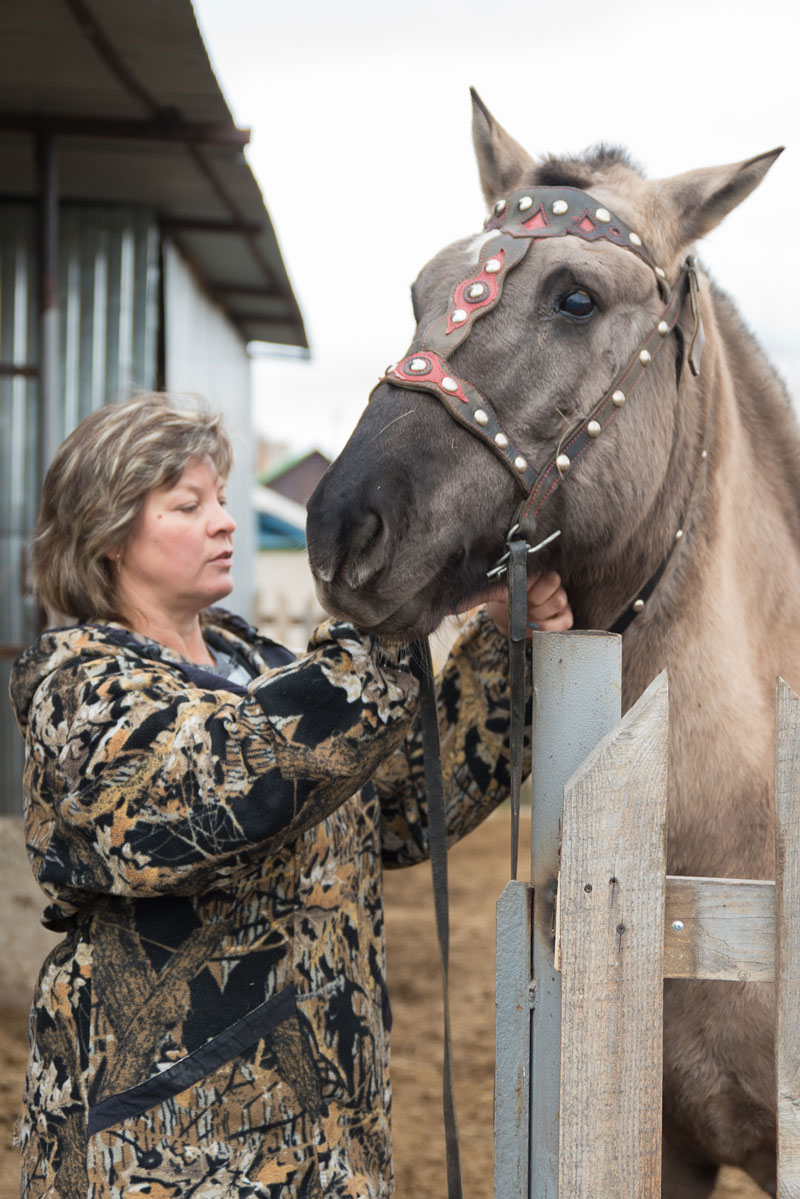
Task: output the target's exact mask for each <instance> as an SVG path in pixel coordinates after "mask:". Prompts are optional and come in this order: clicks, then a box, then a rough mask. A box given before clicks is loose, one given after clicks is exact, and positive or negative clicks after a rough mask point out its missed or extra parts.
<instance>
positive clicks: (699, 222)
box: [654, 146, 783, 253]
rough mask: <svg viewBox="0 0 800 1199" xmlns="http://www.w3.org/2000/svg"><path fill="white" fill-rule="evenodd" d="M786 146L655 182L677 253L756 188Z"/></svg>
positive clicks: (710, 228)
mask: <svg viewBox="0 0 800 1199" xmlns="http://www.w3.org/2000/svg"><path fill="white" fill-rule="evenodd" d="M782 153H783V146H779V147H778V149H777V150H769V151H768V152H767V153H766V154H759V155H757V156H756V157H755V158H747V159H745V161H744V162H734V163H731V164H730V165H728V166H721V167H706V168H704V169H702V170H698V171H687V173H686V174H685V175H675V176H673V178H671V179H661V180H659V181H658V182H657V183H655V185H654V186H655V187H656V188H657V191H658V196H659V201H660V203H661V204H662V205H664V206H665V208H666V213H665V216H666V227H667V229H669V233H670V240H671V241H672V245H671V247H670V249H671V250H672V251H673V252H674V253H680V252H681V251H683V250H685V249H686V247H687V246H689V245H691V243H692V242H693V241H696V240H697V239H698V238H699V237H704V236H705V234H706V233H710V232H711V230H712V229H714V228H715V227H716V226H717V225H718V224H719V223H720V221H722V220H723V219H724V218H725V217H726V216H727V215H728V213H729V212H731V211H732V210H733V209H734V208H735V207H736V206H737V204H741V202H742V200H744V199H745V198H746V197H747V196H749V195H750V192H751V191H755V189H756V188H757V187H758V185H759V183H760V182H761V180H762V179H763V178H764V176H765V175H766V173H767V171H768V170H769V168H770V167H771V166H772V164H773V163H774V162H775V160H776V159H777V158H778V156H779V155H780V154H782Z"/></svg>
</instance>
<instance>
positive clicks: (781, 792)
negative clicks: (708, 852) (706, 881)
mask: <svg viewBox="0 0 800 1199" xmlns="http://www.w3.org/2000/svg"><path fill="white" fill-rule="evenodd" d="M775 725H776V728H775V844H776V863H775V923H776V953H775V974H776V981H775V1001H776V1009H777V1025H776V1029H775V1071H776V1083H777V1091H778V1196H779V1199H800V1048H799V1047H800V802H798V797H799V796H800V698H798V696H797V695H795V693H794V691H792V689H791V688H790V687H788V686H787V684H786V683H785V682H784V681H783V679H780V678H779V679H778V680H777V686H776V697H775Z"/></svg>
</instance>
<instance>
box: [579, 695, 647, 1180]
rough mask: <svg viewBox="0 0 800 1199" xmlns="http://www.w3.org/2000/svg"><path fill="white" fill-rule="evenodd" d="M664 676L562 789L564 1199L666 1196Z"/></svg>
mask: <svg viewBox="0 0 800 1199" xmlns="http://www.w3.org/2000/svg"><path fill="white" fill-rule="evenodd" d="M667 708H668V703H667V679H666V675H665V674H662V675H660V676H659V677H658V678H657V679H656V680H655V682H654V683H653V684H651V686H650V687H649V688H648V690H647V691H646V692H645V693H644V695H643V696H642V697H641V699H640V700H639V702H638V703H637V704H636V705H635V707H634V708H632V709H631V710H630V712H628V714H627V716H626V717H625V718H624V719H623V720H622V722H621V723H620V724H619V725H618V726H617V727H616V728H615V729H614V730H613V731H612V732H611V733H610V734H609V735H608V736H607V737H606V738H605V739H604V740H603V741H601V742H600V744H599V745H598V746H597V747H596V749H595V750H594V751H593V752H592V753H591V754H590V755H589V757H588V758H587V759H586V761H585V762H584V764H583V766H582V767H581V768H580V769H579V770H578V771H577V772H576V773H575V775H573V777H572V779H570V781H569V783H568V784H567V786H566V787H565V789H564V824H563V841H562V852H561V880H560V886H559V905H560V909H561V914H560V935H561V986H562V1013H561V1027H562V1039H561V1119H560V1127H561V1134H560V1138H559V1190H558V1194H559V1196H563V1197H564V1199H596V1197H597V1196H598V1195H601V1196H602V1197H603V1199H658V1197H659V1196H660V1194H661V1069H662V1031H661V1026H662V1013H663V1003H662V991H663V983H662V965H661V954H662V947H663V934H664V893H665V845H664V841H665V834H664V824H665V813H666V790H667V740H668V713H667Z"/></svg>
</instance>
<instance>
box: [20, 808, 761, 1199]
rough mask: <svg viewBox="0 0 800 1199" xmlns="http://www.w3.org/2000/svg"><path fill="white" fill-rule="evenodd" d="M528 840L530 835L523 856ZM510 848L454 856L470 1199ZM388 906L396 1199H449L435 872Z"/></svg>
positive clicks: (729, 1178)
mask: <svg viewBox="0 0 800 1199" xmlns="http://www.w3.org/2000/svg"><path fill="white" fill-rule="evenodd" d="M526 833H527V829H523V830H522V842H521V843H522V844H523V845H524V844H525V843H526V842H525V835H526ZM508 837H509V833H508V816H507V814H506V813H505V812H499V813H496V814H495V816H494V817H492V818H491V819H490V820H489V821H487V823H486V824H485V825H484V826H483V828H481V829H479V830H478V831H477V832H476V833H475V834H473V836H472V837H470V838H467V840H466V841H464V842H462V843H461V844H460V845H459V846H457V847H456V848H455V849H454V850H453V852H452V854H451V856H450V886H451V910H452V913H453V919H452V930H451V967H450V972H451V988H452V999H451V1003H452V1016H453V1026H454V1027H453V1035H454V1046H455V1062H456V1088H457V1102H458V1114H459V1123H460V1128H461V1145H462V1156H463V1165H464V1193H465V1194H467V1195H469V1196H470V1199H491V1196H492V1076H493V1069H494V1043H493V1042H494V903H495V899H496V898H497V896H498V895H499V894H500V891H501V890H502V888H503V885H504V883H505V881H506V879H507V877H508ZM386 907H387V926H388V927H387V938H388V945H389V985H390V989H391V994H392V1007H393V1009H394V1030H393V1033H392V1045H393V1050H392V1076H393V1081H394V1103H393V1107H394V1135H395V1165H396V1170H397V1196H398V1199H434V1197H435V1199H440V1197H441V1196H442V1195H445V1194H446V1193H447V1187H446V1182H445V1173H444V1166H443V1161H444V1138H443V1135H442V1133H441V982H440V978H439V966H438V950H437V947H436V931H435V924H434V917H433V902H432V898H431V888H430V868H429V867H428V865H427V864H425V865H423V866H419V867H414V868H413V869H411V870H402V871H397V872H393V873H391V874H389V875H388V876H387V878H386ZM26 1023H27V1022H26V1018H25V1017H24V1016H19V1015H16V1014H12V1013H5V1014H3V1013H2V1012H0V1061H2V1062H3V1067H4V1068H3V1070H2V1073H1V1074H0V1199H18V1196H19V1172H18V1167H17V1160H16V1150H14V1149H13V1148H12V1146H11V1127H12V1124H13V1121H14V1119H15V1117H16V1111H17V1107H18V1103H19V1094H20V1090H21V1085H22V1076H23V1073H24V1065H25V1056H26V1043H25V1041H26ZM65 1199H67V1197H65ZM69 1199H73V1197H72V1196H70V1197H69ZM74 1199H79V1197H77V1196H76V1197H74ZM714 1199H765V1197H764V1194H763V1192H762V1191H760V1190H759V1189H758V1188H757V1187H755V1186H753V1184H752V1183H750V1182H749V1180H748V1179H746V1178H745V1177H744V1176H743V1175H741V1174H739V1173H738V1172H737V1171H733V1170H731V1171H726V1172H725V1178H724V1180H723V1181H722V1183H721V1184H720V1186H719V1187H718V1188H717V1190H716V1191H715V1193H714Z"/></svg>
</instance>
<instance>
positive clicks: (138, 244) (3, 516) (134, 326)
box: [0, 181, 159, 812]
mask: <svg viewBox="0 0 800 1199" xmlns="http://www.w3.org/2000/svg"><path fill="white" fill-rule="evenodd" d="M0 184H1V181H0ZM59 221H60V231H59V243H60V244H59V325H60V347H59V350H60V354H59V358H60V362H59V377H60V397H61V398H60V405H59V413H58V416H59V424H58V429H57V436H58V438H59V440H62V439H63V438H64V437H66V436H67V434H69V433H71V432H72V430H73V429H74V428H75V426H76V424H78V422H79V421H80V420H82V419H83V417H84V416H86V415H88V413H90V412H92V411H94V409H96V408H99V407H100V406H101V405H102V404H105V403H107V402H108V401H109V400H113V399H119V398H121V397H122V396H125V395H128V394H129V393H130V392H131V390H133V389H134V388H136V389H145V390H151V389H152V388H153V387H154V386H155V383H156V370H157V362H156V359H157V346H158V278H159V265H158V256H159V232H158V226H157V224H156V222H155V217H154V214H153V213H152V211H151V210H150V209H147V208H139V207H136V208H134V207H125V206H122V205H119V206H109V205H96V204H62V205H61V207H60V209H59ZM35 222H36V209H35V206H34V204H33V203H31V202H17V201H13V202H11V201H7V200H2V201H1V202H0V362H2V363H4V364H6V365H12V364H14V365H16V366H28V367H37V366H38V365H39V336H38V333H39V327H38V326H39V315H38V303H37V296H38V261H37V245H36V234H35ZM39 392H40V389H39V382H38V380H37V379H36V378H28V377H25V376H24V375H16V376H4V377H0V434H2V435H1V436H0V694H2V695H6V694H7V693H8V679H9V674H10V670H11V663H12V660H13V658H14V657H15V656H16V654H17V653H18V652H19V650H20V648H21V647H22V646H24V645H26V644H27V643H29V642H30V641H31V640H32V638H33V637H34V636H35V633H36V622H37V617H38V613H37V609H36V605H35V604H34V602H33V600H32V598H31V596H30V595H27V594H26V589H25V571H26V562H27V556H28V549H29V544H30V538H31V534H32V532H33V527H34V524H35V521H36V513H37V510H38V506H39V493H40V489H41V481H42V480H41V459H40V444H41V436H42V430H41V428H40V421H39V407H40V395H39ZM22 760H23V753H22V741H21V738H20V736H19V733H18V732H17V729H16V726H15V724H14V721H13V718H12V715H11V711H10V708H9V706H8V704H7V703H4V702H3V703H0V812H18V811H20V810H21V804H22V799H21V777H22Z"/></svg>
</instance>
